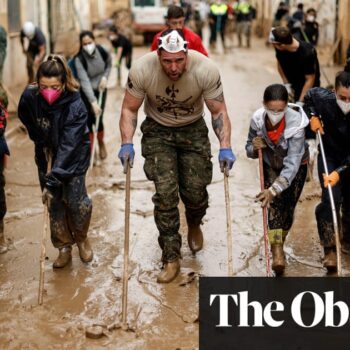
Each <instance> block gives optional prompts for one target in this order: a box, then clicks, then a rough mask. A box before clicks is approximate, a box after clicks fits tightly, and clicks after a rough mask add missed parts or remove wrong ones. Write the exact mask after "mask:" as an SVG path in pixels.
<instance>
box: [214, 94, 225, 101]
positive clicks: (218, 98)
mask: <svg viewBox="0 0 350 350" xmlns="http://www.w3.org/2000/svg"><path fill="white" fill-rule="evenodd" d="M213 100H214V101H217V102H224V101H225V99H224V94H223V93H221V94H220V95H219V96H218V97H215V98H214V99H213Z"/></svg>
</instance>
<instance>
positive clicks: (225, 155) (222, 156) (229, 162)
mask: <svg viewBox="0 0 350 350" xmlns="http://www.w3.org/2000/svg"><path fill="white" fill-rule="evenodd" d="M235 161H236V156H235V155H234V154H233V152H232V149H231V148H221V149H220V152H219V163H220V169H221V172H222V173H223V172H225V174H226V175H228V172H229V170H231V169H232V166H233V163H234V162H235Z"/></svg>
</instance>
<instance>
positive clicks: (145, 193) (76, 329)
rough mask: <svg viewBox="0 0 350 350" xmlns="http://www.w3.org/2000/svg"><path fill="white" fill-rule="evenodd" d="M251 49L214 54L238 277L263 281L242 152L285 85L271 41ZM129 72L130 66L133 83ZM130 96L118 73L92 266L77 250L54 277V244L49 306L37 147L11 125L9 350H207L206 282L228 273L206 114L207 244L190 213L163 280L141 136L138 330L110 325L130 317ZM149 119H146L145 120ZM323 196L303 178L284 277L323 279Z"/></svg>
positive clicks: (250, 177) (136, 205)
mask: <svg viewBox="0 0 350 350" xmlns="http://www.w3.org/2000/svg"><path fill="white" fill-rule="evenodd" d="M252 46H253V48H252V49H251V50H248V49H245V48H242V49H238V48H235V49H234V50H233V51H231V52H230V53H228V54H226V55H223V54H222V53H217V54H215V53H212V54H211V58H212V59H213V60H214V61H215V62H216V63H217V65H218V67H219V69H220V72H221V76H222V79H223V85H224V94H225V99H226V103H227V106H228V110H229V115H230V118H231V123H232V145H233V149H234V151H235V153H236V155H237V157H238V159H237V162H236V163H235V165H234V168H233V171H232V172H231V176H230V178H229V184H230V195H231V213H232V214H231V215H232V225H233V226H232V228H233V258H234V259H233V269H234V274H235V275H237V276H264V275H265V260H264V251H263V227H262V215H261V208H260V206H259V204H257V203H254V197H255V195H256V194H257V193H258V192H259V188H260V187H259V186H260V183H259V173H258V162H257V161H254V160H249V159H248V158H247V157H246V154H245V149H244V147H245V142H246V137H247V133H248V128H249V121H250V117H251V114H252V112H253V111H255V110H256V109H257V108H258V107H260V105H261V100H262V94H263V90H264V88H265V87H266V86H267V85H269V84H271V83H273V82H280V78H279V76H278V73H277V70H276V67H275V60H274V52H273V50H272V49H271V48H266V46H265V43H264V41H263V40H257V39H256V40H255V41H254V45H252ZM145 52H147V49H146V48H138V49H136V50H135V56H136V57H140V56H141V55H143V54H144V53H145ZM136 57H135V59H136ZM257 58H258V59H259V61H258V63H257ZM331 73H332V72H329V74H330V76H331V77H332V75H331ZM126 74H127V72H126V71H123V80H124V81H125V80H126ZM332 79H333V77H332ZM123 94H124V89H123V88H121V87H118V86H116V78H115V72H113V74H112V77H111V78H110V80H109V94H108V99H107V109H106V114H105V123H106V126H107V127H106V141H107V150H108V158H107V159H106V160H105V161H104V162H102V163H101V164H100V165H99V166H98V167H96V168H94V170H93V171H92V173H91V174H89V175H88V178H87V184H88V193H89V195H90V197H91V198H92V200H93V216H92V221H91V226H90V231H89V237H90V238H91V242H92V246H93V249H94V260H93V262H92V263H90V264H87V265H84V264H83V263H82V262H81V261H80V259H79V254H78V250H77V248H76V246H74V248H73V261H72V264H71V265H70V266H68V267H67V268H64V269H62V270H57V271H56V270H53V269H52V262H53V261H54V259H55V258H56V254H57V251H56V250H55V249H54V248H53V247H52V245H51V242H50V241H49V240H48V244H47V260H46V269H45V293H44V305H43V306H37V293H38V279H39V257H40V242H41V236H42V229H43V205H42V202H41V192H40V189H39V185H38V177H37V172H36V167H35V164H34V159H33V146H32V143H31V142H30V141H29V139H28V136H27V135H26V133H25V132H23V131H22V130H21V129H20V128H19V121H18V120H17V119H16V118H14V119H12V120H11V121H10V125H9V129H10V130H13V131H11V136H10V137H9V146H10V149H11V158H10V159H9V161H8V166H7V170H6V179H7V186H6V195H7V205H8V213H7V215H6V217H5V236H6V237H7V239H8V242H9V246H10V250H9V251H8V252H7V253H6V254H2V255H0V348H1V349H28V350H29V349H30V350H31V349H50V350H54V349H96V350H97V349H127V350H129V349H130V350H131V349H159V350H162V349H173V350H175V349H181V350H185V349H188V350H189V349H196V348H198V305H197V300H198V276H199V275H203V276H225V275H227V244H226V219H225V197H224V182H223V176H222V174H221V172H220V169H219V165H218V160H217V156H218V150H219V143H218V141H217V138H216V136H215V134H214V131H213V130H212V128H211V121H210V115H209V113H208V112H207V113H206V122H207V125H208V127H209V130H210V139H211V141H212V154H213V158H212V160H213V163H214V174H213V182H212V184H211V185H210V186H209V188H208V191H209V195H210V207H209V209H208V211H207V215H206V217H205V220H204V226H203V232H204V238H205V243H204V249H203V250H202V251H201V252H199V253H198V254H197V255H196V256H195V257H194V256H192V253H191V251H190V249H189V248H188V245H187V239H186V232H187V229H186V224H185V218H184V216H182V222H181V234H182V235H183V247H182V263H181V273H180V275H179V277H177V278H176V280H175V281H174V282H172V283H170V284H168V285H160V284H157V283H156V275H157V273H158V272H159V268H160V266H161V263H160V257H161V251H160V249H159V247H158V243H157V237H158V233H157V229H156V226H155V223H154V218H153V204H152V201H151V197H152V194H153V191H154V188H153V184H152V183H151V182H149V181H147V179H146V177H145V175H144V172H143V158H142V156H141V149H140V139H141V132H140V129H139V127H138V129H137V132H136V135H135V139H134V141H135V151H136V158H135V164H134V168H133V169H132V184H131V221H130V271H129V272H130V279H129V304H128V320H129V323H130V324H131V325H132V326H133V327H134V328H135V329H134V331H133V332H125V331H122V330H121V329H112V330H108V328H107V327H108V326H109V325H113V324H114V323H115V322H117V321H118V319H119V317H120V315H121V294H122V278H121V277H122V269H123V242H124V213H125V212H124V196H125V192H124V189H125V176H124V175H123V172H122V167H121V165H120V163H119V159H118V158H117V152H118V149H119V144H120V138H119V127H118V118H119V115H120V108H121V101H122V98H123ZM143 118H144V115H143V113H140V114H139V121H138V125H140V124H141V121H142V120H143ZM319 196H320V190H319V184H318V180H317V179H316V171H315V173H314V180H313V181H311V182H309V183H306V186H305V188H304V191H303V193H302V196H301V199H300V203H299V205H298V206H297V210H296V219H295V224H294V226H293V229H292V231H291V234H290V235H289V237H288V240H287V242H286V252H287V261H288V266H287V269H286V275H287V276H326V270H325V269H324V268H323V267H322V263H321V257H322V251H321V247H320V245H319V241H318V236H317V229H316V221H315V217H314V208H315V206H316V204H317V202H318V201H319ZM343 262H344V272H345V273H348V270H349V268H350V265H349V261H346V260H345V257H344V256H343ZM94 324H97V325H102V326H103V327H104V329H105V335H104V336H103V337H102V338H101V339H97V340H92V339H88V338H86V336H85V328H86V327H87V326H90V325H94ZM112 328H113V327H112Z"/></svg>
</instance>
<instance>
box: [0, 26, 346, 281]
mask: <svg viewBox="0 0 350 350" xmlns="http://www.w3.org/2000/svg"><path fill="white" fill-rule="evenodd" d="M110 34H111V35H112V34H113V30H112V31H111V33H110ZM294 40H296V39H294V38H293V37H292V35H291V33H290V31H288V29H287V28H276V29H273V30H272V32H271V36H270V41H271V43H272V44H273V45H274V46H275V48H276V52H277V51H281V52H284V51H286V52H291V53H295V52H297V51H298V50H299V48H300V46H299V45H297V44H296V43H295V42H294ZM80 45H81V49H80V51H79V53H78V55H77V56H76V57H75V60H74V63H75V69H76V72H75V73H74V72H73V71H72V70H71V69H70V68H69V66H68V64H67V62H66V60H65V59H64V58H63V57H61V56H59V55H54V54H51V55H49V56H48V58H47V59H46V60H45V61H44V62H42V63H41V64H40V65H39V67H38V71H37V73H36V79H35V81H34V82H33V83H32V84H30V85H29V86H28V87H27V88H26V89H25V91H24V92H23V94H22V97H21V99H20V102H19V106H18V116H19V118H20V120H21V121H22V123H23V124H24V125H25V126H26V128H27V130H28V134H29V137H30V139H31V140H32V141H33V142H34V145H35V162H36V165H37V167H38V173H39V180H40V186H41V189H42V193H43V202H44V203H45V204H47V205H48V208H49V213H50V228H51V239H52V243H53V245H54V247H55V248H57V249H58V250H59V255H58V257H57V259H56V260H55V261H54V263H53V266H54V267H55V268H62V267H64V266H66V265H67V264H68V263H69V262H70V261H71V259H72V246H73V245H74V243H77V246H78V249H79V254H80V258H81V260H82V261H83V262H90V261H91V260H92V259H93V251H92V248H91V245H90V243H89V240H88V238H87V233H88V229H89V223H90V218H91V212H92V202H91V200H90V199H89V197H88V195H87V190H86V185H85V176H86V172H87V170H88V167H89V161H90V155H91V137H89V135H91V131H92V126H93V125H94V123H95V118H96V116H97V115H99V114H101V113H103V109H104V104H105V98H106V86H107V80H108V75H109V72H110V70H111V58H110V55H109V54H108V53H107V52H104V51H103V48H102V47H100V46H99V45H97V44H96V43H95V40H94V36H93V34H92V33H91V32H89V31H84V32H82V33H81V35H80ZM190 45H191V42H190V41H188V40H187V37H186V32H185V31H183V30H182V28H170V27H169V29H167V30H166V31H164V32H162V33H161V34H159V35H158V38H157V46H156V50H155V51H153V52H150V53H148V54H146V55H144V56H143V57H142V58H140V59H139V60H137V61H136V62H135V63H134V65H133V66H132V68H131V70H130V73H129V77H128V82H127V85H126V92H125V96H124V101H123V105H122V111H121V118H120V129H121V139H122V145H121V148H120V152H119V158H120V160H121V162H122V164H123V166H125V165H126V164H129V165H130V166H131V167H132V166H133V162H134V156H135V151H134V147H133V141H132V140H133V135H134V133H135V130H136V126H137V112H138V110H139V108H140V107H141V105H142V103H143V100H144V99H145V112H146V115H147V118H146V119H145V121H144V122H143V123H142V126H141V130H142V132H143V138H142V153H143V156H144V157H145V159H146V162H145V167H144V169H145V172H146V175H147V177H148V179H149V180H151V181H153V182H154V183H155V189H156V194H155V195H154V196H153V202H154V205H155V221H156V225H157V228H158V230H159V234H160V235H159V244H160V247H161V249H162V261H163V264H164V266H163V270H162V271H161V273H160V274H159V276H158V278H157V280H158V282H161V283H168V282H171V281H172V280H173V279H174V278H176V276H177V275H178V273H179V271H180V262H179V261H180V258H181V235H179V233H178V229H179V213H178V208H177V205H178V200H179V199H178V197H179V194H180V196H181V199H182V200H183V202H184V204H185V209H186V219H187V224H188V243H189V247H190V249H191V250H192V252H193V253H196V252H198V251H200V250H201V249H202V247H203V232H202V229H201V227H200V226H201V222H202V219H203V217H204V215H205V212H206V209H207V207H208V193H207V190H206V188H207V186H208V184H210V182H211V177H212V175H211V173H212V164H211V161H210V158H211V151H210V143H209V139H208V129H207V127H206V125H205V122H204V120H203V106H204V102H205V104H206V105H207V107H208V109H209V111H210V113H211V115H212V126H213V129H214V131H215V134H216V135H217V137H218V140H219V142H220V152H219V162H220V167H221V170H222V172H224V173H225V174H228V171H229V170H230V169H231V168H232V166H233V164H234V162H235V160H236V157H235V155H234V154H233V152H232V148H231V140H230V139H231V137H230V135H231V124H230V120H229V117H228V113H227V108H226V104H225V99H224V95H223V87H222V82H221V78H220V74H219V71H218V69H217V67H216V66H215V65H214V64H213V62H212V61H211V60H210V59H209V58H207V57H206V55H205V53H203V52H200V50H199V52H197V51H195V50H192V49H191V46H190ZM293 45H294V46H295V45H296V48H295V47H294V46H293ZM189 48H190V49H189ZM289 49H291V50H290V51H289ZM277 53H278V52H277ZM277 53H276V56H277V58H278V55H277ZM301 63H303V62H301ZM311 65H312V64H311ZM74 74H76V75H77V79H76V78H75V77H74ZM312 74H314V72H311V71H309V72H305V76H306V78H305V77H304V78H305V79H304V85H305V84H308V80H307V78H308V75H312ZM281 77H282V78H283V82H284V84H272V85H270V86H268V87H267V88H266V89H265V91H264V93H263V106H262V107H261V108H259V109H258V110H257V111H256V112H255V113H254V114H253V116H252V119H251V122H250V127H249V133H248V139H247V143H246V152H247V156H248V157H249V158H257V157H258V154H259V151H260V150H261V151H262V154H263V165H264V178H265V184H264V185H265V189H264V190H263V191H261V192H260V193H259V194H258V195H257V197H256V200H257V201H260V202H261V205H262V206H263V207H267V208H268V234H269V241H270V245H271V252H272V258H273V264H272V268H273V270H274V271H275V273H276V275H281V274H282V273H283V272H284V270H285V265H286V263H285V257H284V251H283V244H284V242H285V239H286V237H287V234H288V232H289V231H290V229H291V227H292V224H293V218H294V211H295V207H296V205H297V203H298V199H299V197H300V194H301V192H302V189H303V186H304V183H305V180H306V176H307V167H308V162H309V150H308V143H307V142H306V136H305V134H306V128H307V127H308V125H309V124H310V129H311V131H312V132H313V133H316V132H318V131H320V132H321V134H322V135H323V136H322V137H323V142H324V147H325V152H326V156H327V158H326V161H327V166H328V169H329V172H330V174H329V176H326V175H325V170H324V165H323V163H322V161H321V159H320V156H319V159H318V174H319V180H320V185H321V188H322V198H321V202H320V204H319V205H318V206H317V208H316V220H317V227H318V232H319V236H320V241H321V244H322V245H323V247H324V266H325V268H327V269H328V270H329V271H334V270H336V269H337V260H336V256H335V238H334V227H333V222H332V213H331V206H330V203H329V195H328V192H327V187H328V186H332V188H333V191H334V199H335V204H336V208H337V212H338V216H339V218H340V220H341V232H342V251H343V252H344V253H346V254H350V65H348V66H347V67H346V68H345V70H344V71H342V72H340V73H339V74H338V75H337V77H336V80H335V90H334V91H330V90H327V89H324V88H320V87H314V88H312V86H310V88H308V89H305V86H303V87H302V88H301V90H300V92H299V93H300V94H301V95H302V103H298V104H294V103H289V102H288V101H289V98H290V93H289V91H288V89H287V86H288V85H287V84H288V75H286V74H284V75H282V74H281ZM78 81H79V83H80V85H79V83H78ZM313 81H314V80H313ZM150 82H153V83H150ZM79 86H80V87H79ZM306 86H307V85H306ZM170 90H171V91H170ZM100 94H103V95H104V96H103V97H102V101H103V102H102V105H99V104H98V103H97V101H98V99H99V96H100ZM164 101H166V103H164ZM179 101H180V102H181V103H179ZM298 102H301V101H300V100H298ZM5 126H6V110H5V108H4V106H2V108H1V118H0V132H1V130H3V129H4V128H5ZM98 131H99V135H103V123H102V119H101V124H100V125H99V126H98ZM2 135H3V132H2ZM0 136H1V135H0ZM98 140H99V143H100V142H101V140H103V136H101V137H100V138H99V139H98ZM0 149H1V153H2V154H6V153H8V149H7V146H6V141H5V139H4V137H3V136H1V137H0ZM105 155H106V153H105V150H104V151H103V147H101V143H100V156H101V158H103V157H104V156H105ZM170 160H171V161H170ZM0 180H1V182H4V179H3V177H2V178H1V179H0ZM1 188H2V190H3V186H2V187H1ZM1 193H2V192H0V197H1V198H0V203H2V196H1ZM3 197H4V196H3ZM3 199H4V198H3ZM4 203H5V200H4ZM4 208H5V209H4V210H3V211H1V213H3V212H4V213H3V214H4V215H5V212H6V205H5V207H4ZM2 218H3V217H2ZM2 223H3V221H2ZM1 227H2V226H0V229H1ZM1 237H2V241H1V240H0V246H1V247H3V248H2V250H3V251H5V249H6V242H5V240H4V237H3V235H2V236H0V239H1Z"/></svg>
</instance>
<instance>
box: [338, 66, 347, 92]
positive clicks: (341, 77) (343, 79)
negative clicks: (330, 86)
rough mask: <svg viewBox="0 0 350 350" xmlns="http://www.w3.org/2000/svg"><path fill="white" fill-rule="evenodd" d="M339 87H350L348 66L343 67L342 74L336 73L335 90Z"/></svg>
mask: <svg viewBox="0 0 350 350" xmlns="http://www.w3.org/2000/svg"><path fill="white" fill-rule="evenodd" d="M341 86H343V87H345V88H347V89H348V88H349V87H350V64H348V65H347V66H346V67H345V70H344V71H343V72H340V73H338V74H337V75H336V77H335V88H336V89H337V88H338V87H341Z"/></svg>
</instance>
